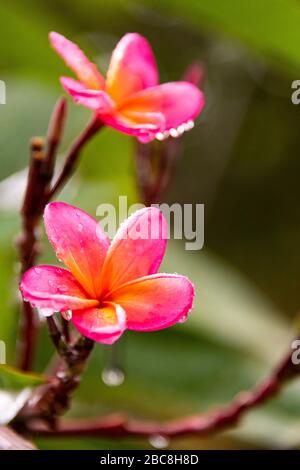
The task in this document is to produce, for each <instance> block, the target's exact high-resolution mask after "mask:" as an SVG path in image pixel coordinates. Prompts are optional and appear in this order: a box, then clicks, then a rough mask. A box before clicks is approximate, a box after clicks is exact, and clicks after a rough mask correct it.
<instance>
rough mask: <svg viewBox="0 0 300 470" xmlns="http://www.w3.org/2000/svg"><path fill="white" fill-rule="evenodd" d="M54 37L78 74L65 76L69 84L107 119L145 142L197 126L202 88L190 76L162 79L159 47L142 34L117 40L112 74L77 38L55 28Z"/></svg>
mask: <svg viewBox="0 0 300 470" xmlns="http://www.w3.org/2000/svg"><path fill="white" fill-rule="evenodd" d="M49 37H50V42H51V45H52V47H53V48H54V49H55V50H56V52H57V53H58V54H59V55H60V56H61V57H62V58H63V60H64V61H65V62H66V64H67V65H68V66H69V67H70V69H71V70H72V71H73V72H74V73H75V74H76V76H77V78H78V80H74V79H73V78H68V77H61V79H60V80H61V83H62V86H63V88H64V89H65V90H66V91H67V93H69V94H70V95H71V96H72V98H73V99H74V101H75V102H76V103H79V104H82V105H83V106H86V107H87V108H90V109H92V110H94V111H95V112H96V113H97V114H98V116H99V119H100V120H101V121H102V122H103V123H104V124H106V125H108V126H111V127H113V128H115V129H117V130H118V131H120V132H123V133H125V134H130V135H134V136H136V137H137V138H138V139H139V140H140V141H142V142H148V141H149V140H152V139H154V138H158V139H159V140H163V139H164V138H166V137H168V136H170V135H171V136H173V137H177V136H179V135H181V134H182V133H183V132H184V131H186V130H189V129H191V128H192V127H193V121H194V119H195V118H196V117H197V116H198V115H199V113H200V112H201V110H202V108H203V106H204V96H203V94H202V92H201V91H200V90H199V89H198V88H197V87H196V86H194V85H193V84H191V83H188V82H185V81H179V82H170V83H165V84H163V85H159V80H158V71H157V66H156V62H155V58H154V55H153V52H152V50H151V47H150V45H149V43H148V41H147V40H146V39H145V38H143V37H142V36H140V35H139V34H137V33H128V34H126V35H125V36H123V38H122V39H121V40H120V42H119V43H118V44H117V46H116V48H115V50H114V51H113V54H112V57H111V61H110V65H109V68H108V72H107V76H106V79H104V78H103V76H102V75H101V73H100V72H99V70H98V69H97V67H96V65H95V64H93V63H92V62H90V61H89V59H88V58H87V57H86V56H85V54H84V53H83V52H82V51H81V50H80V49H79V47H78V46H77V45H76V44H74V43H73V42H71V41H69V40H68V39H66V38H65V37H64V36H62V35H60V34H58V33H55V32H52V33H50V35H49Z"/></svg>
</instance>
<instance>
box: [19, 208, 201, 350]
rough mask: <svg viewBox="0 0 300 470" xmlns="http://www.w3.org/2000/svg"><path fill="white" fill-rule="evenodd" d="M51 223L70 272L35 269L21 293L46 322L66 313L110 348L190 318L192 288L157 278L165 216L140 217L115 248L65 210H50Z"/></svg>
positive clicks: (76, 212) (146, 213)
mask: <svg viewBox="0 0 300 470" xmlns="http://www.w3.org/2000/svg"><path fill="white" fill-rule="evenodd" d="M44 221H45V228H46V232H47V235H48V238H49V240H50V242H51V244H52V246H53V248H54V250H55V252H56V255H57V257H58V259H59V260H60V261H62V262H63V263H64V265H65V266H66V268H67V269H63V268H60V267H55V266H46V265H44V266H37V267H33V268H31V269H29V270H28V271H27V272H26V273H25V274H24V276H23V279H22V281H21V285H20V289H21V292H22V295H23V298H24V300H26V301H28V302H30V304H31V305H32V306H33V307H36V308H38V309H39V310H40V311H41V312H42V313H44V315H52V314H53V313H55V312H61V313H62V315H64V316H65V317H67V318H68V319H70V320H71V321H72V322H73V325H74V326H75V328H76V329H77V330H78V331H79V332H80V333H81V334H82V335H84V336H86V337H88V338H91V339H93V340H95V341H97V342H100V343H107V344H112V343H114V342H115V341H116V340H117V339H118V338H119V337H120V336H121V335H122V333H123V332H124V331H125V330H126V329H129V330H135V331H154V330H160V329H162V328H166V327H169V326H171V325H173V324H175V323H177V322H179V321H181V320H182V319H185V318H186V316H187V314H188V312H189V311H190V309H191V308H192V302H193V297H194V288H193V286H192V284H191V282H190V281H189V280H188V279H187V278H186V277H184V276H179V275H177V274H157V271H158V268H159V266H160V263H161V261H162V258H163V256H164V252H165V248H166V240H167V225H166V221H165V219H164V216H163V214H162V213H161V211H160V210H159V209H157V208H153V207H149V208H145V209H141V210H139V211H137V212H135V213H134V214H133V215H132V216H130V217H129V218H128V219H127V220H126V221H125V222H124V223H123V224H122V225H121V227H120V229H119V230H118V232H117V234H116V236H115V238H114V239H113V241H112V242H111V243H110V241H109V239H108V238H107V236H106V234H105V233H104V231H103V230H102V228H101V226H100V225H99V224H98V223H97V221H96V220H95V219H93V218H92V217H91V216H90V215H88V214H87V213H86V212H83V211H82V210H80V209H78V208H76V207H73V206H70V205H68V204H65V203H62V202H52V203H50V204H48V205H47V206H46V209H45V213H44Z"/></svg>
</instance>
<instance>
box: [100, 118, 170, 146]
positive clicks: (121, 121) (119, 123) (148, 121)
mask: <svg viewBox="0 0 300 470" xmlns="http://www.w3.org/2000/svg"><path fill="white" fill-rule="evenodd" d="M100 118H101V120H102V122H104V123H105V124H106V125H107V126H110V127H113V128H114V129H116V130H117V131H119V132H123V133H124V134H128V135H133V136H135V137H137V138H138V139H139V140H140V141H142V142H149V141H150V140H152V139H154V138H155V135H156V133H157V132H159V131H161V130H162V129H164V127H165V118H164V116H163V115H162V114H161V113H139V112H134V111H129V112H128V113H123V114H120V113H119V114H118V113H117V112H116V113H112V114H110V115H103V114H101V115H100Z"/></svg>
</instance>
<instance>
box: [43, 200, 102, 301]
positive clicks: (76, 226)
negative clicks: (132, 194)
mask: <svg viewBox="0 0 300 470" xmlns="http://www.w3.org/2000/svg"><path fill="white" fill-rule="evenodd" d="M44 219H45V227H46V232H47V235H48V238H49V240H50V242H51V244H52V246H53V248H54V250H55V252H56V255H57V257H58V259H59V260H60V261H62V262H63V263H64V264H65V266H67V268H69V270H70V271H71V272H72V274H73V276H74V277H75V278H76V279H77V281H78V282H79V283H80V284H81V286H82V287H83V288H84V289H85V290H86V292H88V294H89V295H90V296H91V297H92V298H97V297H98V295H99V293H100V290H101V289H100V287H101V284H100V279H101V270H102V265H103V262H104V258H105V256H106V252H107V250H108V246H109V239H108V238H107V236H106V235H105V233H104V232H103V230H102V228H101V226H100V225H99V224H98V223H97V221H96V220H95V219H93V218H92V217H91V216H90V215H89V214H87V213H86V212H83V211H82V210H80V209H78V208H76V207H73V206H70V205H69V204H65V203H63V202H52V203H50V204H48V205H47V206H46V209H45V212H44Z"/></svg>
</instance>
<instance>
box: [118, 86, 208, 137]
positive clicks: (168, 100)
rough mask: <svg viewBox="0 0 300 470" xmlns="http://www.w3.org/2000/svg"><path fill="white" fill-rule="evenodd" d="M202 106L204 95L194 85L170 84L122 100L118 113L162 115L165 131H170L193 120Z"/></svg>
mask: <svg viewBox="0 0 300 470" xmlns="http://www.w3.org/2000/svg"><path fill="white" fill-rule="evenodd" d="M203 106H204V95H203V93H202V92H201V91H200V90H199V89H198V88H197V87H196V86H195V85H193V84H191V83H188V82H172V83H165V84H163V85H158V86H156V87H152V88H148V89H147V90H143V91H140V92H139V93H135V94H134V95H133V96H131V97H129V98H128V99H126V100H124V102H123V103H122V104H121V105H120V106H119V112H120V113H125V114H127V113H128V112H132V111H134V112H140V113H146V112H150V113H151V112H152V113H162V114H163V115H164V117H165V129H171V128H176V127H178V126H179V125H180V124H182V123H184V122H187V121H189V120H193V119H195V118H196V117H197V116H198V115H199V113H200V112H201V110H202V108H203ZM163 130H164V129H163Z"/></svg>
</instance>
